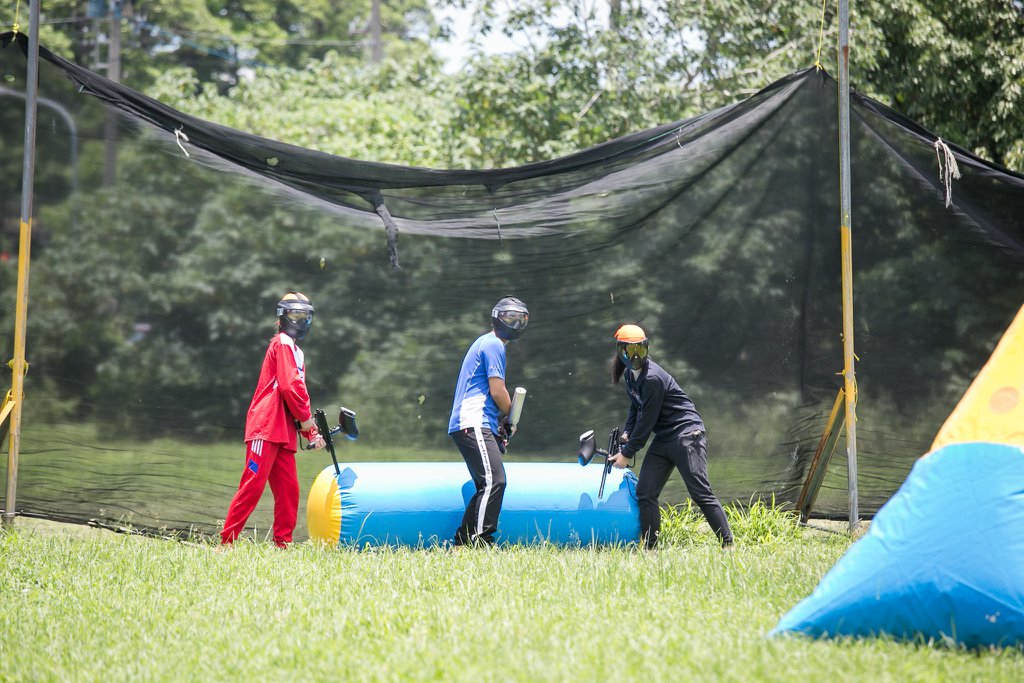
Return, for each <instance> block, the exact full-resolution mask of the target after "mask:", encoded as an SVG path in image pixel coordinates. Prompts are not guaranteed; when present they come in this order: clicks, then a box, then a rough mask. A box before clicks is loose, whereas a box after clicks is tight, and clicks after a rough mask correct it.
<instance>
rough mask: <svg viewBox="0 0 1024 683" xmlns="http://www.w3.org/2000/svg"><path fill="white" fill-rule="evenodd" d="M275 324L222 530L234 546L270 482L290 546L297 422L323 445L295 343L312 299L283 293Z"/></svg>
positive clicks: (277, 531) (280, 530)
mask: <svg viewBox="0 0 1024 683" xmlns="http://www.w3.org/2000/svg"><path fill="white" fill-rule="evenodd" d="M277 325H278V333H277V334H275V335H274V338H273V339H271V340H270V346H268V347H267V353H266V355H265V356H264V358H263V367H262V369H261V370H260V379H259V382H258V383H257V384H256V391H255V393H253V396H252V403H250V404H249V412H248V414H247V415H246V418H245V448H246V452H245V469H243V470H242V480H241V481H240V482H239V484H238V491H237V492H236V493H235V496H234V498H232V499H231V505H230V506H229V507H228V514H227V517H226V519H225V520H224V529H223V530H222V531H221V532H220V538H221V544H222V545H230V544H231V543H233V542H234V540H235V539H236V538H238V535H239V534H240V533H241V531H242V529H243V528H244V527H245V522H246V520H248V519H249V515H251V514H252V512H253V510H255V509H256V504H257V503H259V500H260V496H262V495H263V490H264V489H265V488H266V485H267V483H268V482H269V483H270V490H271V492H273V494H274V543H275V544H276V545H277V546H278V547H280V548H285V547H287V546H288V544H289V543H291V541H292V532H293V531H294V530H295V521H296V519H297V518H298V513H299V477H298V473H297V471H296V468H295V451H296V447H297V439H296V436H295V432H296V424H298V429H299V430H300V432H301V434H302V436H303V437H304V438H305V439H307V440H308V441H309V442H310V444H311V445H312V446H313V447H314V448H322V447H323V446H324V445H325V443H324V439H323V437H322V436H320V435H319V434H318V433H317V430H316V426H315V423H314V422H313V415H312V410H311V409H310V405H309V393H308V392H307V391H306V365H305V362H304V359H303V354H302V349H300V348H299V347H298V345H297V343H296V342H299V341H302V339H303V338H304V337H305V336H306V333H307V332H309V328H310V327H311V326H312V325H313V304H311V303H310V301H309V297H307V296H306V295H305V294H301V293H299V292H288V293H287V294H285V295H284V296H283V297H281V301H279V302H278V304H277Z"/></svg>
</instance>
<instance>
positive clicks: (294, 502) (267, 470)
mask: <svg viewBox="0 0 1024 683" xmlns="http://www.w3.org/2000/svg"><path fill="white" fill-rule="evenodd" d="M284 446H285V445H284V444H283V443H271V442H270V441H264V440H262V439H254V440H252V441H249V442H248V443H246V453H245V469H244V470H242V480H241V481H240V482H239V483H238V492H237V493H235V497H234V498H232V499H231V505H230V506H229V507H228V514H227V518H226V519H225V520H224V529H223V531H221V532H220V540H221V543H232V542H233V541H234V540H235V539H236V538H238V534H240V533H242V529H243V528H245V522H246V520H248V519H249V515H251V514H252V512H253V510H255V509H256V504H257V503H259V502H260V496H262V495H263V489H265V488H266V485H267V482H268V481H269V482H270V491H271V492H272V493H273V494H274V543H276V544H277V545H279V546H281V547H284V546H285V545H286V544H288V543H291V542H292V532H293V531H295V520H296V518H297V517H298V514H299V476H298V473H297V472H296V470H295V451H290V450H287V449H286V448H285V447H284Z"/></svg>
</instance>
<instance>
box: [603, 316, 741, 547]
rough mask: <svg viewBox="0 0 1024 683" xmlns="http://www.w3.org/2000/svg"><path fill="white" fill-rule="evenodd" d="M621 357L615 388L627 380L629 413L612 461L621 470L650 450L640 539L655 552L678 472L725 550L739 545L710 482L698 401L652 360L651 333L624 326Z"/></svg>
mask: <svg viewBox="0 0 1024 683" xmlns="http://www.w3.org/2000/svg"><path fill="white" fill-rule="evenodd" d="M615 342H616V355H615V365H614V368H613V370H612V380H613V381H614V383H615V384H618V383H619V379H620V378H621V377H622V375H623V374H625V376H626V393H627V394H628V395H629V415H628V416H627V417H626V425H625V426H624V427H623V428H622V437H621V441H622V449H621V451H620V452H619V453H618V454H616V455H614V456H612V457H610V458H609V459H608V460H609V462H610V463H611V464H612V465H613V466H615V467H619V468H622V467H626V465H627V464H628V463H629V459H630V458H633V457H634V456H635V455H636V454H637V453H639V452H640V450H641V449H643V447H644V445H645V444H646V443H647V439H648V438H649V437H650V436H651V435H652V434H653V435H654V441H652V442H651V447H650V448H649V449H647V454H646V455H645V456H644V463H643V466H641V468H640V477H639V479H638V480H637V484H636V497H637V503H638V507H639V508H640V540H641V541H642V542H643V543H644V545H645V546H646V547H647V548H654V547H655V546H656V545H657V543H658V533H659V532H660V531H661V508H660V507H659V505H658V496H660V495H661V491H662V489H664V488H665V483H666V482H667V481H668V478H669V475H671V474H672V470H673V469H677V470H679V474H681V475H682V477H683V483H685V484H686V490H687V491H688V492H689V493H690V498H692V499H693V502H694V503H696V504H697V506H698V507H699V508H700V510H701V512H703V513H704V517H705V519H707V520H708V524H709V525H710V526H711V530H712V531H714V532H715V535H716V536H718V540H719V541H721V543H722V547H723V548H727V549H731V548H732V546H733V539H732V530H731V529H730V528H729V522H728V520H727V519H726V517H725V511H724V510H723V509H722V504H721V503H720V502H718V498H716V497H715V494H714V493H713V492H712V491H711V482H709V481H708V439H707V431H706V430H705V428H704V420H703V419H701V416H700V414H699V413H698V412H697V408H696V407H695V406H694V405H693V401H691V400H690V397H689V396H687V395H686V392H684V391H683V390H682V389H681V388H680V386H679V384H678V383H677V382H676V380H675V379H674V378H673V377H672V375H670V374H668V373H667V372H665V370H664V369H663V368H662V367H661V366H660V365H658V364H657V363H655V362H654V361H653V360H651V359H650V358H648V356H647V350H648V340H647V334H646V333H645V332H644V331H643V329H641V328H640V327H638V326H637V325H623V326H622V327H620V328H619V329H618V330H617V331H616V332H615Z"/></svg>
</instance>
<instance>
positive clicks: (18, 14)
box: [11, 0, 21, 36]
mask: <svg viewBox="0 0 1024 683" xmlns="http://www.w3.org/2000/svg"><path fill="white" fill-rule="evenodd" d="M20 18H21V0H18V4H16V5H15V6H14V23H13V24H11V31H13V32H14V35H15V36H17V35H18V31H20V30H21V24H20V23H18V19H20Z"/></svg>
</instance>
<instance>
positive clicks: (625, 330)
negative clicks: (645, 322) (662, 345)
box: [615, 325, 647, 344]
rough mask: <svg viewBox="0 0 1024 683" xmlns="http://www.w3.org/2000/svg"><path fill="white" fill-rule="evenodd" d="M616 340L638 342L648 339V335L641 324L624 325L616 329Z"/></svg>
mask: <svg viewBox="0 0 1024 683" xmlns="http://www.w3.org/2000/svg"><path fill="white" fill-rule="evenodd" d="M615 341H618V342H627V343H635V344H638V343H640V342H645V341H647V335H646V334H645V333H644V331H643V330H642V329H641V328H640V326H639V325H623V326H622V327H620V328H619V329H617V330H616V331H615Z"/></svg>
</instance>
